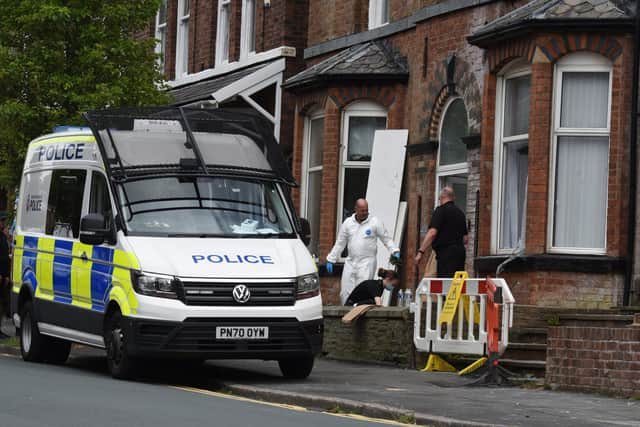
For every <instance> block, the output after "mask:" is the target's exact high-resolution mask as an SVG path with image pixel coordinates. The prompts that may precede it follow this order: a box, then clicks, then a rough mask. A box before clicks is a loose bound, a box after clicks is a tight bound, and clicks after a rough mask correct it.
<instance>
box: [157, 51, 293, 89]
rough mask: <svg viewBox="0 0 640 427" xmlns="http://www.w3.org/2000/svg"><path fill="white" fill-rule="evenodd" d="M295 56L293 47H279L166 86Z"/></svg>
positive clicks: (179, 84)
mask: <svg viewBox="0 0 640 427" xmlns="http://www.w3.org/2000/svg"><path fill="white" fill-rule="evenodd" d="M295 56H296V49H295V48H294V47H290V46H280V47H277V48H275V49H271V50H267V51H265V52H259V53H255V54H253V55H248V56H247V57H246V58H242V59H241V60H240V61H235V62H223V63H221V64H219V65H216V66H215V67H214V68H209V69H207V70H203V71H200V72H197V73H193V74H187V75H183V76H181V77H179V78H176V79H174V80H170V81H168V82H167V86H169V87H170V88H174V87H178V86H184V85H187V84H191V83H196V82H198V81H200V80H204V79H208V78H211V77H215V76H219V75H222V74H227V73H230V72H233V71H235V70H238V69H240V68H245V67H248V66H250V65H255V64H259V63H261V62H266V61H270V60H273V59H277V58H280V57H295Z"/></svg>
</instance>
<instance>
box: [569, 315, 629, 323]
mask: <svg viewBox="0 0 640 427" xmlns="http://www.w3.org/2000/svg"><path fill="white" fill-rule="evenodd" d="M558 317H559V318H560V320H611V321H616V322H629V323H632V322H633V315H631V314H578V313H575V314H560V315H559V316H558Z"/></svg>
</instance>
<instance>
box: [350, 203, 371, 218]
mask: <svg viewBox="0 0 640 427" xmlns="http://www.w3.org/2000/svg"><path fill="white" fill-rule="evenodd" d="M354 211H355V213H356V220H358V222H362V221H364V220H365V219H367V217H368V216H369V202H367V201H366V200H365V199H358V200H356V205H355V207H354Z"/></svg>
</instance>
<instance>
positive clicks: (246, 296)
mask: <svg viewBox="0 0 640 427" xmlns="http://www.w3.org/2000/svg"><path fill="white" fill-rule="evenodd" d="M231 294H232V295H233V299H234V300H235V301H236V302H237V303H240V304H245V303H246V302H248V301H249V300H250V299H251V291H250V290H249V288H248V287H247V285H236V286H235V287H234V288H233V292H232V293H231Z"/></svg>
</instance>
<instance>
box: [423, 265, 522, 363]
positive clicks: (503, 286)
mask: <svg viewBox="0 0 640 427" xmlns="http://www.w3.org/2000/svg"><path fill="white" fill-rule="evenodd" d="M452 286H453V287H454V289H451V288H452ZM450 290H452V292H451V295H449V298H447V294H449V291H450ZM452 295H453V296H454V298H452ZM454 299H455V301H452V300H454ZM514 304H515V299H514V298H513V295H512V294H511V290H510V289H509V286H508V285H507V282H506V281H505V280H504V279H468V278H466V273H464V274H463V275H462V274H460V273H456V278H454V279H429V278H425V279H423V280H422V282H420V285H419V286H418V289H417V290H416V297H415V302H414V303H412V304H411V311H412V312H413V313H414V319H415V320H414V335H413V341H414V343H415V346H416V349H417V350H418V351H423V352H429V353H454V354H469V355H478V356H485V355H492V354H493V355H501V354H502V353H504V351H505V350H506V348H507V346H508V345H509V328H511V327H512V326H513V305H514Z"/></svg>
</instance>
